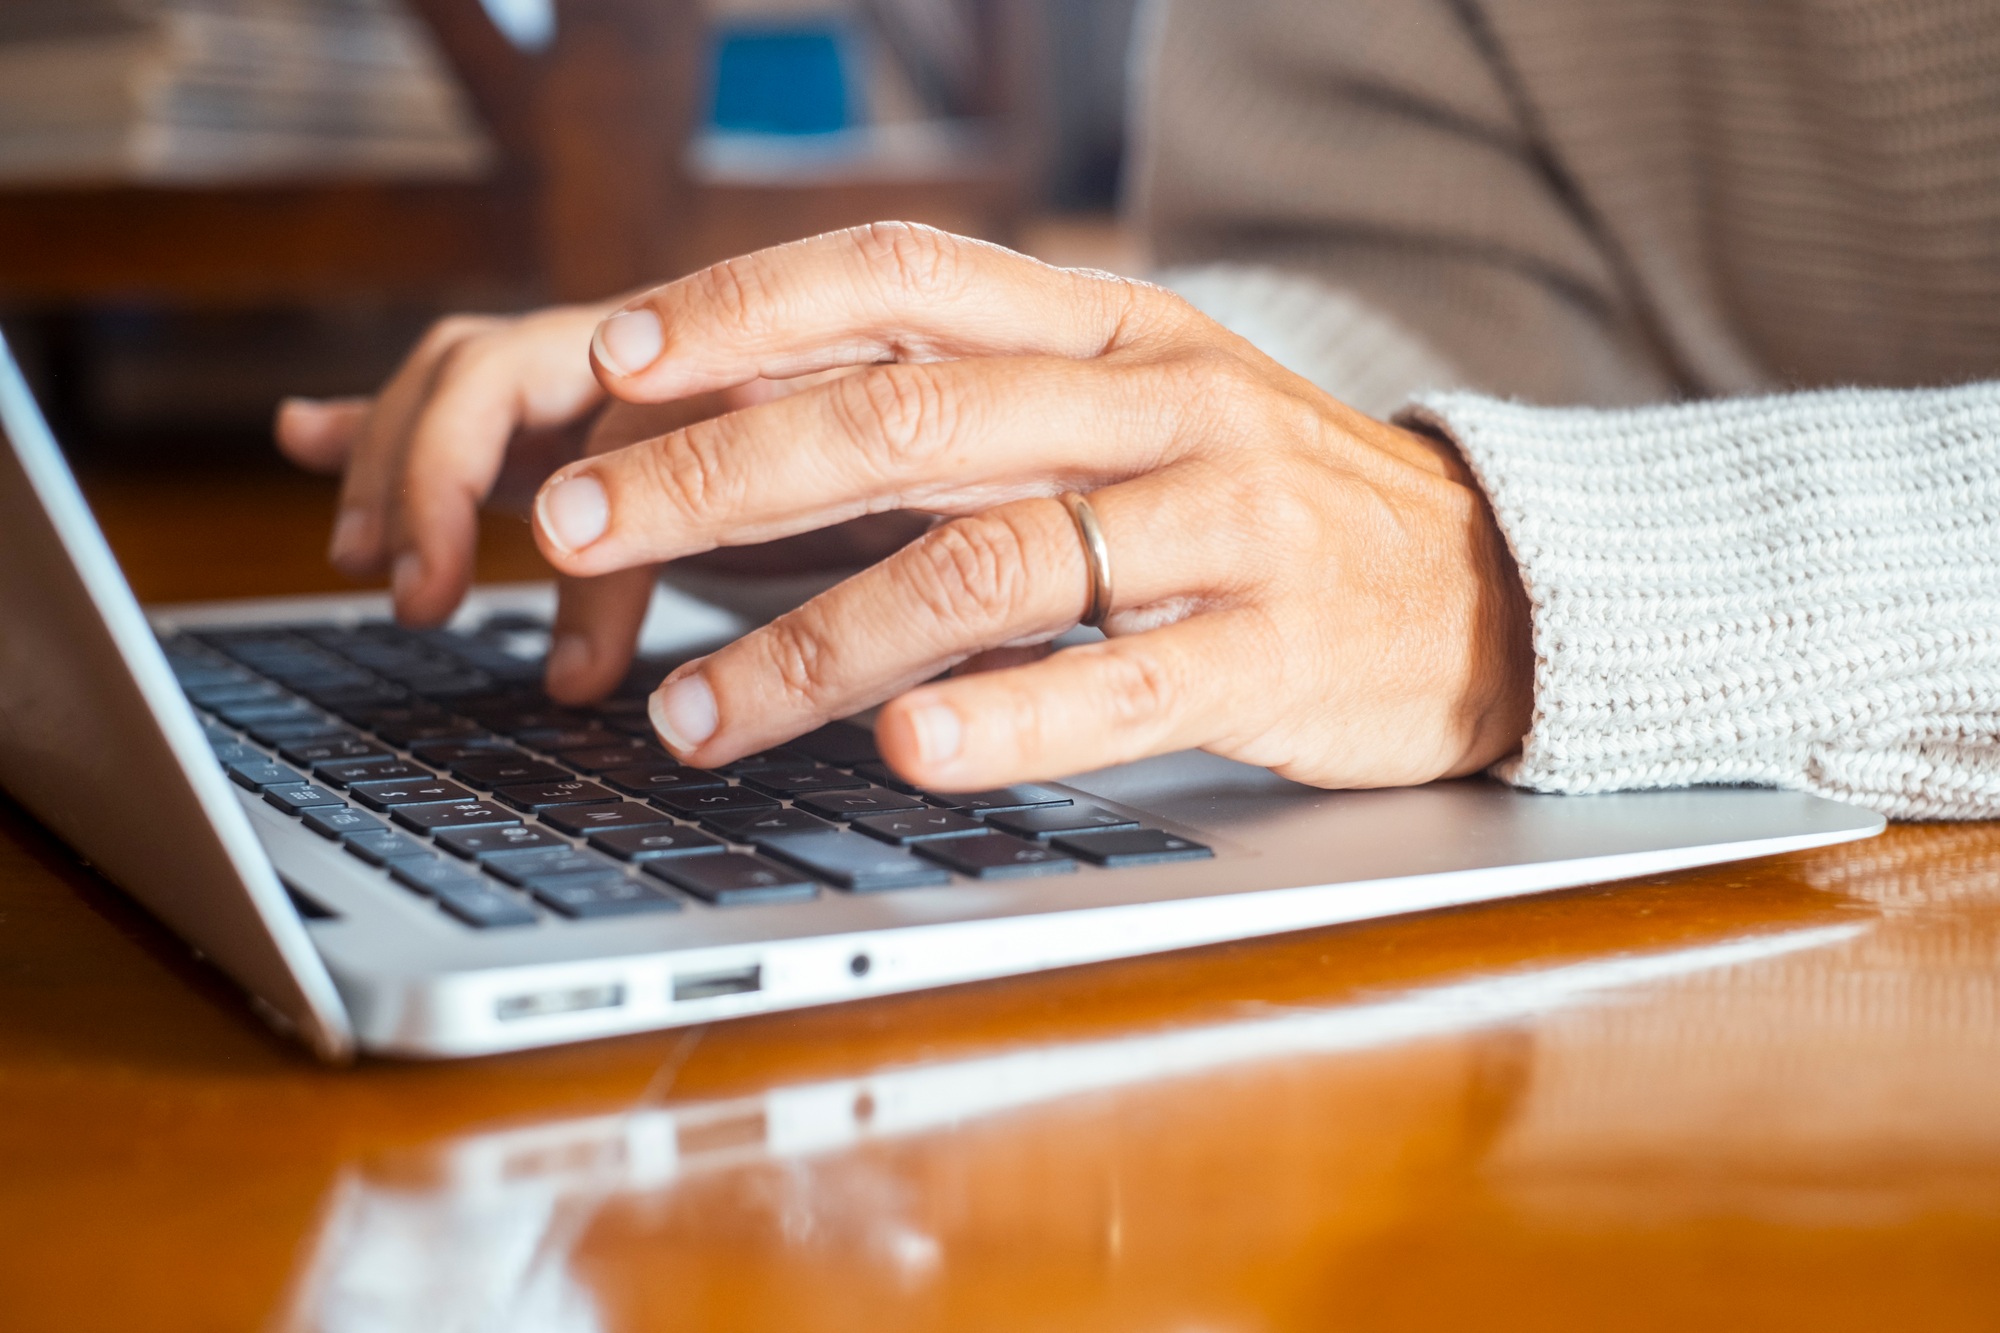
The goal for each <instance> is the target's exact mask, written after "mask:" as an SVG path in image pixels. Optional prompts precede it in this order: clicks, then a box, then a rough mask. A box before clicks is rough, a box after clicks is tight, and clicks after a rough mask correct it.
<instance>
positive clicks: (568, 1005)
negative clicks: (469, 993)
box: [493, 983, 625, 1023]
mask: <svg viewBox="0 0 2000 1333" xmlns="http://www.w3.org/2000/svg"><path fill="white" fill-rule="evenodd" d="M624 1003H625V988H624V987H623V986H620V985H618V984H616V983H611V984H607V985H602V986H566V987H563V988H562V989H560V990H544V991H530V992H529V993H527V994H525V995H503V996H501V997H500V998H499V999H498V1000H496V1001H494V1004H493V1015H494V1017H496V1018H498V1019H499V1020H500V1021H501V1022H503V1023H512V1022H514V1021H516V1020H518V1019H523V1018H546V1017H548V1016H549V1015H550V1014H574V1013H579V1012H581V1011H582V1010H585V1009H616V1008H618V1007H619V1006H620V1005H622V1004H624Z"/></svg>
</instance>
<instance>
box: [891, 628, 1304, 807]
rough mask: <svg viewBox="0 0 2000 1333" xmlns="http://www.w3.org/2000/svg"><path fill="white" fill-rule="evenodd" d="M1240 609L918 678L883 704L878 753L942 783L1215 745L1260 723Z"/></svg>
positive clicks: (1052, 772) (920, 777)
mask: <svg viewBox="0 0 2000 1333" xmlns="http://www.w3.org/2000/svg"><path fill="white" fill-rule="evenodd" d="M1253 620H1254V615H1253V613H1251V612H1247V611H1233V612H1232V611H1224V612H1217V613H1214V614H1209V615H1201V616H1196V617H1194V618H1192V619H1189V620H1185V621H1182V622H1180V623H1178V624H1174V625H1169V626H1167V627H1165V628H1162V629H1156V630H1152V631H1150V632H1148V633H1145V634H1134V635H1130V636H1128V637H1122V638H1116V639H1107V640H1105V641H1104V642H1103V643H1094V644H1086V645H1084V646H1082V647H1077V648H1069V649H1065V650H1064V651H1062V652H1059V653H1055V654H1053V655H1052V656H1050V657H1049V658H1047V659H1046V660H1044V661H1042V662H1038V663H1036V664H1034V665H1032V666H1024V667H1016V668H1014V669H1012V670H1008V671H990V672H986V673H983V674H981V675H976V676H961V677H955V678H953V679H951V680H948V681H941V682H938V683H936V684H931V685H924V686H922V687H920V688H917V689H914V690H911V691H910V692H909V693H907V694H905V695H902V696H900V697H899V698H896V699H892V700H890V701H889V702H888V703H887V704H885V705H883V707H882V711H881V713H880V714H879V715H878V716H877V719H876V723H875V730H876V737H877V740H878V743H879V744H880V745H881V747H882V755H883V758H884V759H886V760H887V761H888V762H889V765H890V767H892V768H894V769H895V770H896V772H898V773H899V774H901V775H902V776H903V777H905V778H907V779H909V780H910V781H911V782H913V783H916V784H918V785H920V786H923V787H927V788H932V789H935V790H938V791H978V790H981V789H984V788H988V787H1002V786H1006V785H1007V784H1008V783H1012V782H1029V781H1034V780H1036V779H1045V778H1058V777H1065V776H1068V775H1071V774H1075V773H1082V772H1087V771H1089V770H1091V769H1096V768H1103V767H1105V766H1106V765H1109V764H1121V763H1129V762H1131V761H1132V760H1134V759H1143V758H1146V757H1147V756H1149V755H1156V754H1167V753H1170V752H1172V751H1175V750H1185V749H1189V748H1192V747H1195V746H1207V745H1214V744H1216V743H1217V742H1218V741H1219V740H1221V739H1222V738H1223V736H1224V735H1225V732H1224V727H1225V726H1226V727H1227V728H1228V733H1227V734H1229V735H1230V736H1232V737H1233V736H1235V735H1238V734H1241V733H1242V732H1244V731H1246V730H1248V729H1250V728H1253V727H1256V726H1258V725H1260V724H1261V722H1262V718H1261V716H1260V715H1259V711H1260V710H1259V709H1258V707H1257V705H1255V704H1254V703H1252V704H1249V705H1248V707H1247V710H1246V700H1255V699H1257V698H1260V697H1262V696H1263V695H1265V694H1267V693H1268V691H1262V690H1259V688H1258V687H1257V683H1256V675H1257V673H1258V664H1257V657H1258V654H1257V653H1255V652H1252V651H1249V650H1248V649H1247V645H1248V644H1250V643H1253V642H1258V641H1259V640H1258V639H1257V638H1255V637H1254V635H1253V626H1252V625H1251V623H1250V622H1252V621H1253Z"/></svg>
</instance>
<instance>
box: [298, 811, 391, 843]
mask: <svg viewBox="0 0 2000 1333" xmlns="http://www.w3.org/2000/svg"><path fill="white" fill-rule="evenodd" d="M304 819H305V826H306V827H307V828H309V829H311V830H312V831H313V832H314V833H317V834H319V836H320V837H322V838H334V839H340V838H344V837H346V836H347V835H348V834H350V833H374V832H376V831H378V830H379V831H380V832H383V833H387V832H389V826H388V825H387V824H384V823H383V822H382V821H381V820H379V819H377V818H375V816H373V815H371V814H369V813H368V812H367V811H365V810H356V809H355V808H354V807H353V806H351V805H328V806H321V807H320V808H318V809H316V810H308V811H306V812H305V816H304Z"/></svg>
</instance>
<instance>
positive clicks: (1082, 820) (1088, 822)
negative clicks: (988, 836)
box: [987, 804, 1139, 838]
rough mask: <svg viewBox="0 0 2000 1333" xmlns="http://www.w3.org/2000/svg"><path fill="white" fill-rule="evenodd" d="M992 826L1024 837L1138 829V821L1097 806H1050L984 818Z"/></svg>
mask: <svg viewBox="0 0 2000 1333" xmlns="http://www.w3.org/2000/svg"><path fill="white" fill-rule="evenodd" d="M987 822H988V823H990V824H992V825H993V827H994V828H997V829H1000V830H1002V831H1004V832H1007V833H1018V834H1020V835H1021V836H1022V837H1024V838H1048V837H1053V836H1055V835H1056V834H1059V833H1108V832H1110V831H1111V830H1112V829H1122V828H1138V827H1139V821H1138V820H1136V819H1128V818H1127V817H1126V816H1124V815H1121V814H1119V813H1117V812H1116V811H1114V810H1106V809H1105V808H1104V807H1103V806H1101V805H1088V804H1078V805H1053V806H1044V807H1042V808H1041V809H1039V810H1009V811H1005V812H1003V813H1001V814H997V815H994V816H993V817H992V818H991V819H990V820H988V821H987Z"/></svg>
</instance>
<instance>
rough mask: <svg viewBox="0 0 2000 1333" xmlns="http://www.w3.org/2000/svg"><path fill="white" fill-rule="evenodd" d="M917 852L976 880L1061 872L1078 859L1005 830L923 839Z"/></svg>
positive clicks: (1074, 863) (1057, 873)
mask: <svg viewBox="0 0 2000 1333" xmlns="http://www.w3.org/2000/svg"><path fill="white" fill-rule="evenodd" d="M917 855H918V856H921V857H924V858H926V859H928V860H932V861H936V862H937V863H938V864H939V865H941V866H946V867H948V868H950V869H952V870H956V871H957V872H958V873H959V874H961V875H971V876H972V877H973V878H975V879H1013V878H1017V877H1021V876H1027V875H1061V874H1067V873H1069V872H1070V871H1073V870H1075V869H1076V862H1075V860H1073V859H1072V858H1070V857H1067V856H1065V855H1063V854H1062V853H1061V852H1059V851H1056V850H1055V849H1054V848H1052V847H1046V846H1043V845H1042V844H1041V843H1038V842H1023V841H1022V840H1021V839H1019V838H1016V837H1013V836H1012V835H1010V834H1006V833H993V834H989V835H988V836H986V837H984V838H950V839H941V840H939V841H937V842H920V843H918V844H917Z"/></svg>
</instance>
